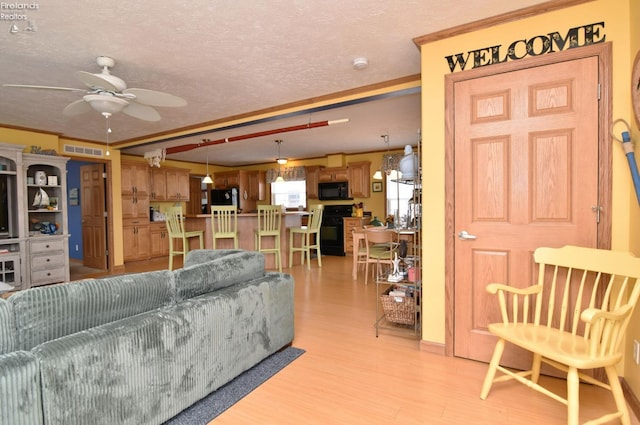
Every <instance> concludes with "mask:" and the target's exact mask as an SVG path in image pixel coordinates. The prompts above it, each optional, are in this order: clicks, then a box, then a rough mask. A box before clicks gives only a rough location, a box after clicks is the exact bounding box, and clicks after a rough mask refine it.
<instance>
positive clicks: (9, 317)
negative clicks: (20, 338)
mask: <svg viewBox="0 0 640 425" xmlns="http://www.w3.org/2000/svg"><path fill="white" fill-rule="evenodd" d="M15 349H16V332H15V328H14V326H13V313H12V311H11V304H9V303H8V302H7V301H6V300H5V299H3V298H0V354H3V353H10V352H12V351H14V350H15Z"/></svg>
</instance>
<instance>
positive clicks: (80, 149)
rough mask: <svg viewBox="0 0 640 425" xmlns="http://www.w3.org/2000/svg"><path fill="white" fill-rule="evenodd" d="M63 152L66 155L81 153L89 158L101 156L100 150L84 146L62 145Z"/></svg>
mask: <svg viewBox="0 0 640 425" xmlns="http://www.w3.org/2000/svg"><path fill="white" fill-rule="evenodd" d="M64 151H65V152H66V153H75V154H78V153H81V154H84V155H90V156H102V149H95V148H90V147H85V146H74V145H64Z"/></svg>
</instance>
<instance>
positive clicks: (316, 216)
mask: <svg viewBox="0 0 640 425" xmlns="http://www.w3.org/2000/svg"><path fill="white" fill-rule="evenodd" d="M323 211H324V205H322V204H318V205H316V206H315V207H313V208H312V209H311V211H310V213H309V221H308V223H307V226H300V227H292V228H291V229H290V230H289V267H292V266H293V253H294V252H301V253H302V255H301V257H302V265H304V256H305V254H306V256H307V269H311V250H312V249H315V250H316V255H317V256H318V267H322V259H321V253H320V224H321V223H322V213H323ZM296 234H300V235H302V240H301V246H300V247H296V246H294V244H293V241H294V239H295V235H296ZM312 236H313V237H314V238H313V241H314V243H313V244H312V243H311V241H312V239H311V237H312Z"/></svg>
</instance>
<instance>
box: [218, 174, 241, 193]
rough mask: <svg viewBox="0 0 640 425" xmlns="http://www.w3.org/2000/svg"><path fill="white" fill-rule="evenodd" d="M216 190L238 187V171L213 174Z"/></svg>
mask: <svg viewBox="0 0 640 425" xmlns="http://www.w3.org/2000/svg"><path fill="white" fill-rule="evenodd" d="M213 185H214V187H215V188H216V189H231V188H233V187H236V188H238V187H239V186H240V171H221V172H217V173H214V174H213Z"/></svg>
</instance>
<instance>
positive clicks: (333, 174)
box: [318, 167, 349, 183]
mask: <svg viewBox="0 0 640 425" xmlns="http://www.w3.org/2000/svg"><path fill="white" fill-rule="evenodd" d="M318 181H319V182H320V183H327V182H347V181H349V168H348V167H328V168H322V169H321V170H320V171H319V174H318Z"/></svg>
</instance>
